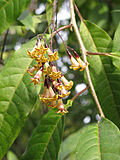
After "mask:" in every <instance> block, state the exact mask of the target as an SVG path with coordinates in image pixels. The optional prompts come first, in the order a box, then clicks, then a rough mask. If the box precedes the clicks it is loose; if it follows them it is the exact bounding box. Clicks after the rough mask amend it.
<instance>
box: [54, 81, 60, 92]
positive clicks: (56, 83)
mask: <svg viewBox="0 0 120 160" xmlns="http://www.w3.org/2000/svg"><path fill="white" fill-rule="evenodd" d="M52 84H53V85H54V87H55V88H56V89H58V90H60V91H61V90H62V85H61V84H60V83H58V82H56V81H53V82H52Z"/></svg>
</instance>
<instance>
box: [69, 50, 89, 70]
mask: <svg viewBox="0 0 120 160" xmlns="http://www.w3.org/2000/svg"><path fill="white" fill-rule="evenodd" d="M73 53H74V56H75V58H76V59H75V58H74V57H73V56H72V54H71V53H70V52H69V51H68V50H67V54H68V56H69V58H70V61H71V63H72V65H71V66H70V69H73V70H77V69H79V68H80V71H83V70H84V69H85V68H86V66H87V64H85V63H84V62H83V61H82V60H81V58H80V57H79V55H78V54H77V53H76V52H75V51H74V50H73Z"/></svg>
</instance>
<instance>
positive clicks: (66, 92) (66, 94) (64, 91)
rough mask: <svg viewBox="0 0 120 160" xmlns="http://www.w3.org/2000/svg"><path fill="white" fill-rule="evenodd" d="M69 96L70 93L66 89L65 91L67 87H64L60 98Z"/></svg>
mask: <svg viewBox="0 0 120 160" xmlns="http://www.w3.org/2000/svg"><path fill="white" fill-rule="evenodd" d="M69 94H70V91H69V92H68V91H67V90H66V89H65V87H64V86H63V87H62V90H61V95H60V97H62V98H63V97H66V96H69Z"/></svg>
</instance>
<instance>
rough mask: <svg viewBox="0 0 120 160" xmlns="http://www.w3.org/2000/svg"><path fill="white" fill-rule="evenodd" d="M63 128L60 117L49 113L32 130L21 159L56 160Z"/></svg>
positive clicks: (52, 112) (62, 121) (51, 112)
mask: <svg viewBox="0 0 120 160" xmlns="http://www.w3.org/2000/svg"><path fill="white" fill-rule="evenodd" d="M63 126H64V119H63V117H62V115H58V114H56V111H54V110H51V111H49V112H48V113H47V114H46V115H45V116H44V117H43V118H42V120H41V121H40V123H39V124H38V126H37V127H36V129H35V130H34V132H33V135H32V137H31V138H30V140H29V142H28V145H27V148H26V151H25V153H24V154H23V156H22V158H21V159H22V160H28V159H34V160H38V159H39V160H48V159H49V160H57V157H58V151H59V147H60V144H61V139H62V134H63Z"/></svg>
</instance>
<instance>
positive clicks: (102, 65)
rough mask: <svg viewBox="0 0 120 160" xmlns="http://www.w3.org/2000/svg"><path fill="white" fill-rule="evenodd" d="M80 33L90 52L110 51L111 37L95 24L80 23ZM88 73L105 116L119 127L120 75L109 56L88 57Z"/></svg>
mask: <svg viewBox="0 0 120 160" xmlns="http://www.w3.org/2000/svg"><path fill="white" fill-rule="evenodd" d="M80 34H81V36H82V40H83V43H84V45H85V47H86V49H87V50H89V51H92V52H110V51H111V48H112V43H111V38H110V37H109V35H108V34H107V33H106V32H104V31H103V30H102V29H100V28H99V27H97V26H96V25H95V24H93V23H90V22H88V21H85V23H81V26H80ZM88 62H89V69H90V75H91V79H92V83H93V85H94V88H95V91H96V94H97V97H98V99H99V102H100V104H101V107H102V109H103V112H104V114H105V116H106V117H107V118H109V119H110V120H111V121H113V122H114V123H115V124H116V125H118V126H119V127H120V123H119V121H120V113H119V112H118V111H119V109H120V102H119V97H120V92H119V91H120V83H119V80H120V76H119V73H120V72H119V71H118V70H116V68H115V67H114V66H113V65H112V60H111V59H110V58H109V57H104V56H103V57H102V56H101V57H100V56H96V55H94V56H91V58H90V57H88Z"/></svg>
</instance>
